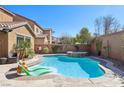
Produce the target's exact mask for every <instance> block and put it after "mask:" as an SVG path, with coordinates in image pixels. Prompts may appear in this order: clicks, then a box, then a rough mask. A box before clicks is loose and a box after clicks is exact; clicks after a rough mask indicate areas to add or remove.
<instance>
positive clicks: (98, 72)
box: [40, 56, 105, 78]
mask: <svg viewBox="0 0 124 93" xmlns="http://www.w3.org/2000/svg"><path fill="white" fill-rule="evenodd" d="M40 65H41V66H47V67H52V68H55V69H56V70H57V73H59V74H61V75H63V76H65V77H72V78H96V77H100V76H102V75H104V73H105V72H104V71H103V69H101V68H100V66H99V62H98V61H96V60H93V59H90V58H88V57H84V58H74V57H69V56H44V57H43V58H42V63H41V64H40Z"/></svg>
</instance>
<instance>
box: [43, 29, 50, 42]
mask: <svg viewBox="0 0 124 93" xmlns="http://www.w3.org/2000/svg"><path fill="white" fill-rule="evenodd" d="M44 34H47V35H48V36H47V38H48V42H49V44H52V31H51V30H50V29H47V30H44Z"/></svg>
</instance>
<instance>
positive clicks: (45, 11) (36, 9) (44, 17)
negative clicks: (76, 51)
mask: <svg viewBox="0 0 124 93" xmlns="http://www.w3.org/2000/svg"><path fill="white" fill-rule="evenodd" d="M3 7H5V8H6V9H8V10H10V11H12V12H14V13H18V14H20V15H23V16H25V17H28V18H30V19H32V20H34V21H36V22H37V23H39V24H40V25H41V26H42V27H45V28H52V29H53V30H54V31H55V33H54V36H57V37H59V36H61V35H62V34H63V33H64V34H68V35H71V36H75V35H76V34H77V33H79V31H80V29H81V28H82V27H87V28H88V29H89V31H90V32H91V33H94V20H95V18H97V17H99V16H106V15H113V16H114V17H116V18H117V19H118V20H119V21H120V23H121V24H122V25H124V13H123V11H124V6H98V5H96V6H91V5H90V6H84V5H82V6H59V5H58V6H52V5H51V6H50V5H48V6H47V5H41V6H29V5H27V6H14V5H11V6H8V5H7V6H3Z"/></svg>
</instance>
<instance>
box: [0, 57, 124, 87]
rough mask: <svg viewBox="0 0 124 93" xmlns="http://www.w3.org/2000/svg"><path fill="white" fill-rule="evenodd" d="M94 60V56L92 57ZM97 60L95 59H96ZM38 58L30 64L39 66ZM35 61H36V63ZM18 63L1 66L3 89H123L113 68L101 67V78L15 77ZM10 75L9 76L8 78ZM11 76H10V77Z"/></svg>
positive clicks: (0, 79)
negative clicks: (102, 70) (103, 73)
mask: <svg viewBox="0 0 124 93" xmlns="http://www.w3.org/2000/svg"><path fill="white" fill-rule="evenodd" d="M92 58H93V56H92ZM94 58H95V57H94ZM37 60H38V57H36V58H34V59H33V60H30V62H29V64H32V63H33V65H34V64H37V63H36V62H37ZM34 61H36V62H35V63H34ZM16 66H17V64H16V63H13V64H5V65H0V86H1V87H122V86H124V84H123V82H124V80H123V79H122V78H120V77H118V76H115V74H114V72H113V68H111V66H110V68H108V67H107V66H103V65H101V67H102V68H103V69H104V71H105V72H106V73H105V75H104V76H101V77H99V78H90V79H86V78H82V79H76V78H67V77H64V76H59V75H56V74H47V75H43V76H39V77H28V76H22V77H16V78H15V77H13V76H15V75H14V74H15V73H16V71H15V70H14V69H15V67H16ZM8 72H9V73H8ZM7 75H8V76H7ZM9 75H10V76H9Z"/></svg>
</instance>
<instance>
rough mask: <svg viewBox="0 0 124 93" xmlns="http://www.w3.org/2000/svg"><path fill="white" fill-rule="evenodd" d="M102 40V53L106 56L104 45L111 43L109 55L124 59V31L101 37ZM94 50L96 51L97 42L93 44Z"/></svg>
mask: <svg viewBox="0 0 124 93" xmlns="http://www.w3.org/2000/svg"><path fill="white" fill-rule="evenodd" d="M100 39H101V40H102V55H103V56H106V52H105V49H104V47H106V46H107V45H109V47H110V52H109V55H108V56H109V57H110V58H113V59H117V60H121V61H124V31H122V32H117V33H115V34H111V35H107V36H102V37H99V40H100ZM91 49H92V52H93V53H95V52H96V44H94V43H93V44H92V47H91Z"/></svg>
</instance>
